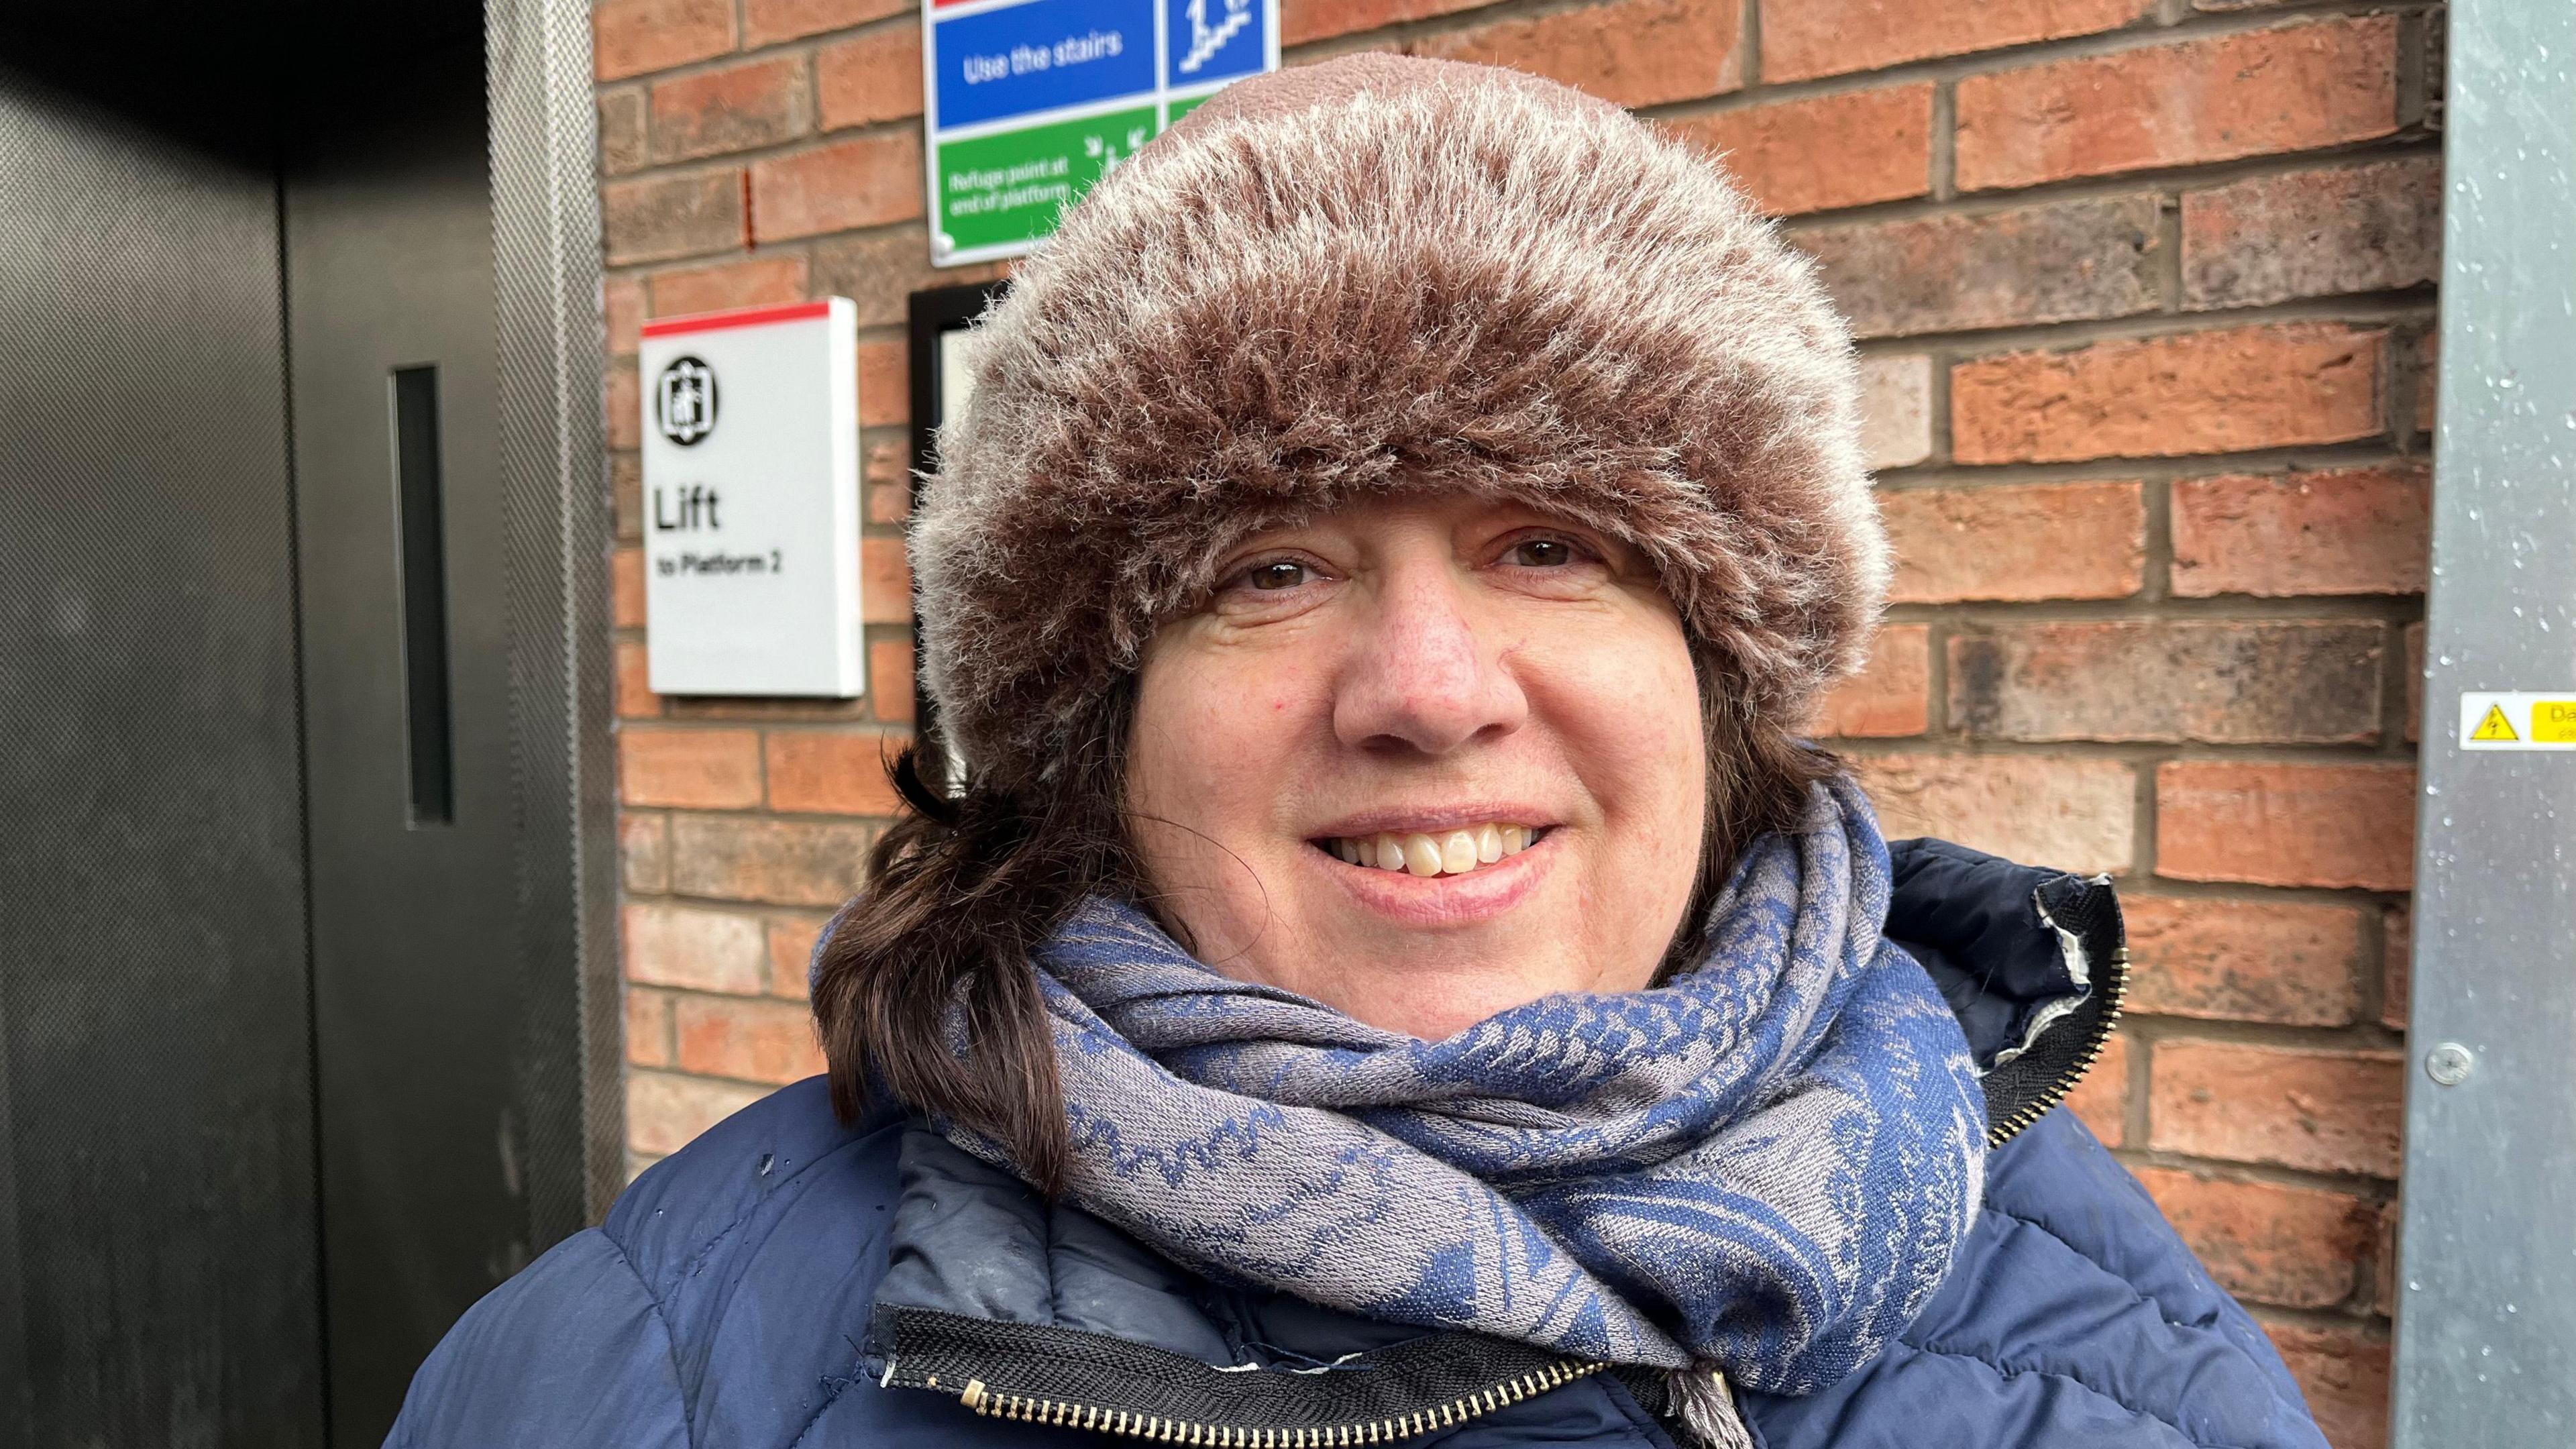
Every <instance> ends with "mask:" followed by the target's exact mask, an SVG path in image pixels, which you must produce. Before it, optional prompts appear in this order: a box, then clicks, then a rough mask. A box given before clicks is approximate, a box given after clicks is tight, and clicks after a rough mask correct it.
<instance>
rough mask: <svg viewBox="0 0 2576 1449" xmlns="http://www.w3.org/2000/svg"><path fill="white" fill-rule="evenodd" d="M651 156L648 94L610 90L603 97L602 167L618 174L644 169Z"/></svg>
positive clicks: (600, 124) (601, 115) (601, 127)
mask: <svg viewBox="0 0 2576 1449" xmlns="http://www.w3.org/2000/svg"><path fill="white" fill-rule="evenodd" d="M650 159H652V158H651V152H650V149H649V148H648V147H647V146H646V145H645V141H644V93H643V92H642V91H639V90H621V91H608V92H605V93H603V94H602V95H601V96H600V98H599V170H600V174H602V175H604V176H616V175H619V174H621V173H624V172H628V171H637V170H641V169H643V166H644V163H645V162H646V161H648V160H650Z"/></svg>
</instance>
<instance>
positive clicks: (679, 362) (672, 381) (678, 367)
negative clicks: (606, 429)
mask: <svg viewBox="0 0 2576 1449" xmlns="http://www.w3.org/2000/svg"><path fill="white" fill-rule="evenodd" d="M653 421H654V424H655V425H656V426H658V427H659V428H661V430H662V436H663V437H666V438H668V439H670V440H671V441H672V442H674V443H677V444H679V445H680V446H681V447H683V448H691V447H695V446H697V445H698V443H700V442H701V441H703V440H704V439H705V438H706V436H707V434H709V433H712V432H714V431H715V430H716V371H715V369H714V368H712V367H709V366H707V365H706V363H705V362H703V361H701V360H700V359H698V358H695V357H677V358H673V359H672V360H671V365H670V366H668V367H666V368H663V369H662V380H661V382H660V383H658V384H657V385H656V386H655V387H654V389H653Z"/></svg>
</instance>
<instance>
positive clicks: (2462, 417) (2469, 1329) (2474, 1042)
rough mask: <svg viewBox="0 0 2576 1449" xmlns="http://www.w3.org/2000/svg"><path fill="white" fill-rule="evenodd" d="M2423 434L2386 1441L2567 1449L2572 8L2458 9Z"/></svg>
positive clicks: (2574, 454) (2574, 611) (2571, 1116)
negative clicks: (2536, 745) (2518, 742)
mask: <svg viewBox="0 0 2576 1449" xmlns="http://www.w3.org/2000/svg"><path fill="white" fill-rule="evenodd" d="M2450 13H2451V19H2450V28H2451V41H2450V66H2449V77H2448V82H2447V87H2446V89H2447V92H2448V95H2449V107H2450V115H2449V122H2448V129H2449V141H2448V146H2449V151H2448V156H2447V158H2446V160H2447V173H2446V174H2447V181H2446V185H2447V187H2448V193H2447V196H2446V198H2445V205H2444V208H2443V268H2442V341H2441V366H2442V377H2441V394H2440V399H2439V416H2440V436H2439V438H2438V440H2437V443H2436V449H2435V463H2436V469H2435V486H2434V494H2433V509H2434V517H2433V585H2432V600H2431V606H2430V617H2429V622H2428V623H2427V626H2426V630H2425V664H2426V669H2425V680H2424V773H2423V795H2422V799H2421V801H2420V810H2421V817H2420V824H2419V826H2418V828H2417V838H2416V904H2415V909H2416V923H2415V960H2414V989H2413V1008H2412V1017H2411V1020H2410V1027H2409V1042H2408V1044H2409V1047H2410V1064H2411V1068H2412V1070H2410V1071H2409V1073H2408V1077H2407V1103H2406V1177H2405V1227H2404V1232H2403V1239H2402V1243H2401V1247H2400V1253H2399V1261H2398V1275H2399V1276H2398V1294H2397V1368H2396V1408H2395V1420H2394V1426H2393V1427H2394V1430H2395V1437H2394V1442H2395V1443H2396V1444H2397V1445H2398V1446H2399V1449H2436V1446H2441V1449H2448V1446H2452V1445H2463V1444H2474V1445H2481V1446H2494V1449H2505V1446H2523V1445H2533V1446H2538V1445H2565V1444H2571V1443H2576V884H2571V874H2570V873H2571V870H2576V848H2571V846H2576V753H2556V754H2546V753H2519V752H2506V751H2493V752H2490V751H2485V750H2481V751H2478V752H2475V753H2463V752H2462V750H2461V748H2460V728H2461V726H2460V692H2461V691H2462V690H2484V689H2515V690H2550V691H2558V690H2564V691H2567V696H2568V697H2569V698H2576V5H2571V4H2569V3H2567V0H2459V3H2455V4H2454V5H2453V6H2452V7H2451V12H2450Z"/></svg>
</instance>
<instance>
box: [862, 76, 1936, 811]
mask: <svg viewBox="0 0 2576 1449" xmlns="http://www.w3.org/2000/svg"><path fill="white" fill-rule="evenodd" d="M968 365H969V367H970V369H971V373H972V377H973V389H974V390H973V393H972V395H971V397H970V399H969V401H968V403H967V405H966V407H965V409H964V413H963V416H962V417H960V418H958V419H956V420H955V421H953V422H952V423H951V424H950V425H949V427H948V428H947V429H946V430H945V431H944V432H943V433H942V435H941V437H940V459H941V465H940V471H939V474H938V476H937V477H936V478H935V479H933V480H932V481H931V485H930V487H929V488H928V490H927V497H926V498H925V500H924V502H923V505H922V508H921V511H920V513H919V514H918V516H917V517H916V519H915V522H914V528H913V539H912V558H913V565H914V568H915V569H916V570H917V571H918V575H919V579H920V599H919V608H920V615H921V619H920V622H921V629H922V633H923V636H924V650H923V653H924V656H925V665H926V669H927V683H928V686H929V689H930V693H931V695H932V697H933V699H934V700H936V702H937V704H938V706H939V709H940V712H941V715H942V717H943V719H944V722H945V726H946V729H947V732H948V737H949V739H950V740H951V741H952V742H954V743H955V744H956V746H957V747H959V748H960V749H961V750H962V751H963V753H964V754H965V756H966V757H967V759H968V760H969V761H970V762H972V764H973V765H974V767H975V769H976V772H977V774H978V775H979V776H980V777H981V778H982V779H983V780H984V782H985V783H986V784H987V785H989V786H990V787H992V788H995V789H998V790H1001V791H1004V792H1011V793H1015V792H1018V791H1022V790H1025V789H1027V788H1029V787H1031V786H1033V785H1036V784H1038V783H1039V782H1041V781H1042V780H1044V779H1045V777H1046V775H1047V773H1048V770H1049V765H1050V762H1051V761H1055V760H1058V759H1061V758H1063V757H1064V756H1065V754H1066V751H1067V747H1068V744H1069V743H1070V742H1071V741H1072V740H1075V739H1077V738H1079V737H1080V736H1079V733H1078V732H1079V731H1082V730H1084V729H1086V728H1095V727H1096V717H1095V716H1094V715H1093V713H1092V711H1093V709H1094V707H1095V705H1096V704H1097V702H1098V701H1099V700H1100V699H1101V698H1102V697H1103V694H1104V690H1105V687H1106V686H1108V685H1110V684H1112V683H1114V682H1115V681H1116V680H1117V679H1118V678H1119V677H1120V676H1121V675H1123V674H1125V673H1128V672H1130V671H1132V670H1133V669H1135V668H1136V666H1137V664H1138V662H1139V658H1140V655H1141V651H1142V650H1143V647H1144V645H1145V643H1146V641H1147V640H1148V639H1150V638H1151V637H1152V635H1153V632H1154V630H1155V628H1156V627H1157V626H1158V625H1159V624H1161V623H1162V622H1163V621H1164V620H1166V619H1168V618H1171V617H1173V616H1175V615H1177V614H1179V613H1182V612H1184V611H1186V610H1188V609H1190V608H1191V607H1193V606H1194V605H1195V604H1196V603H1197V602H1198V601H1199V600H1201V599H1202V598H1204V596H1205V595H1206V593H1207V591H1208V590H1209V589H1210V587H1211V586H1212V584H1213V582H1214V581H1213V580H1212V579H1211V577H1210V575H1211V573H1212V571H1213V569H1214V567H1215V565H1216V563H1217V562H1218V557H1217V556H1218V555H1220V554H1222V553H1224V552H1226V551H1228V550H1229V549H1230V548H1231V547H1232V546H1233V545H1234V544H1235V543H1237V542H1239V541H1240V540H1242V539H1243V538H1244V537H1246V536H1248V535H1250V534H1252V533H1254V532H1257V531H1260V530H1263V529H1267V528H1273V527H1277V526H1280V525H1281V524H1282V523H1284V522H1287V521H1290V520H1294V519H1297V518H1299V517H1302V516H1308V515H1311V514H1314V513H1316V512H1320V511H1323V510H1329V509H1331V508H1332V507H1334V506H1335V505H1336V504H1338V503H1340V502H1342V501H1344V500H1347V499H1351V498H1354V497H1358V496H1363V495H1368V494H1373V493H1383V492H1389V491H1394V490H1399V489H1462V490H1468V491H1471V492H1474V493H1478V494H1484V495H1489V496H1493V497H1497V498H1509V499H1513V500H1517V501H1519V502H1522V503H1525V504H1527V505H1529V506H1531V507H1534V508H1537V509H1541V510H1544V511H1547V512H1551V513H1555V514H1558V515H1560V516H1563V517H1566V518H1569V519H1571V520H1574V521H1578V522H1580V523H1582V524H1585V525H1588V526H1590V527H1594V528H1598V529H1601V530H1603V531H1605V532H1607V533H1609V534H1611V535H1613V536H1616V537H1618V538H1621V539H1624V540H1626V541H1627V542H1628V543H1630V544H1632V545H1634V546H1635V547H1636V548H1638V549H1639V550H1640V551H1641V552H1642V553H1643V554H1644V555H1645V556H1646V557H1648V558H1649V559H1651V560H1652V561H1653V562H1654V564H1655V566H1656V567H1657V568H1658V570H1659V571H1660V573H1661V576H1662V579H1663V583H1664V586H1665V588H1666V590H1667V591H1668V592H1669V593H1670V594H1671V596H1672V599H1673V601H1674V603H1675V604H1676V605H1677V606H1678V607H1679V609H1680V612H1681V616H1682V619H1683V621H1684V623H1685V625H1686V626H1687V628H1688V631H1689V633H1690V636H1691V638H1692V640H1693V643H1694V646H1695V648H1696V649H1697V650H1698V652H1699V658H1700V667H1701V669H1702V670H1703V672H1704V674H1706V675H1708V676H1709V678H1710V679H1711V680H1712V682H1713V687H1715V688H1717V689H1718V690H1719V691H1720V692H1721V694H1722V696H1724V697H1731V698H1736V699H1739V700H1741V701H1742V702H1743V703H1745V704H1747V705H1749V706H1750V707H1751V708H1752V710H1753V711H1755V712H1756V713H1757V714H1759V713H1763V712H1770V715H1771V717H1772V718H1774V719H1778V720H1782V721H1786V722H1791V723H1792V724H1794V722H1795V721H1798V720H1802V719H1803V718H1804V717H1805V715H1806V713H1807V711H1808V710H1809V709H1810V707H1811V706H1812V704H1813V703H1814V700H1815V697H1816V695H1817V694H1818V692H1819V691H1820V690H1822V689H1823V688H1824V687H1825V686H1826V685H1828V684H1830V683H1831V682H1832V681H1833V680H1834V679H1835V678H1836V677H1837V676H1839V675H1841V674H1843V673H1845V672H1846V671H1848V670H1849V669H1850V668H1851V667H1852V666H1853V665H1854V664H1856V663H1857V656H1858V652H1859V650H1860V648H1861V646H1862V642H1863V639H1864V636H1865V635H1866V634H1867V633H1868V631H1869V628H1870V626H1871V624H1872V623H1873V622H1874V621H1875V618H1876V615H1877V612H1878V609H1879V605H1880V601H1881V597H1882V595H1883V594H1884V592H1885V588H1886V581H1887V545H1886V540H1885V536H1884V534H1883V532H1882V531H1881V528H1880V525H1879V521H1878V511H1877V507H1876V504H1875V503H1874V502H1873V501H1872V499H1871V497H1870V492H1869V478H1868V474H1867V472H1866V470H1865V469H1864V468H1863V466H1862V463H1861V455H1860V446H1859V422H1858V412H1857V405H1856V393H1857V384H1856V381H1855V376H1854V370H1853V365H1852V356H1851V345H1850V341H1849V338H1848V336H1847V334H1846V332H1845V329H1844V327H1843V324H1842V321H1841V319H1840V318H1839V317H1838V316H1837V315H1836V314H1835V312H1834V310H1833V308H1832V306H1831V305H1830V304H1829V303H1828V302H1827V300H1826V298H1825V295H1824V293H1823V291H1822V289H1820V288H1819V287H1818V286H1817V284H1816V282H1815V280H1814V278H1813V276H1812V275H1811V273H1810V269H1809V267H1808V266H1807V264H1806V263H1805V262H1804V261H1803V260H1802V259H1800V258H1799V257H1797V256H1796V255H1794V254H1793V253H1791V252H1790V251H1789V250H1787V249H1786V248H1785V247H1783V246H1782V245H1781V244H1780V242H1779V241H1778V240H1777V239H1776V238H1775V237H1774V236H1773V235H1772V233H1771V230H1770V228H1769V227H1768V226H1767V225H1766V224H1765V223H1764V222H1763V221H1761V220H1760V219H1759V218H1758V217H1757V216H1756V215H1755V214H1754V212H1753V210H1752V209H1751V207H1750V206H1749V205H1748V204H1747V203H1746V201H1745V200H1744V198H1743V196H1742V195H1741V194H1740V193H1739V192H1737V190H1736V189H1735V188H1734V187H1733V186H1732V185H1730V184H1729V183H1728V181H1727V180H1726V179H1725V177H1724V175H1723V174H1722V173H1721V171H1720V170H1719V168H1718V167H1717V166H1716V165H1715V164H1713V163H1712V162H1711V161H1710V160H1709V159H1708V158H1707V157H1706V156H1705V155H1703V154H1700V153H1696V152H1694V151H1692V150H1690V149H1688V148H1686V147H1684V146H1682V145H1680V144H1678V143H1676V142H1674V141H1672V140H1670V139H1668V138H1666V137H1664V136H1662V135H1660V134H1659V133H1657V132H1656V131H1654V130H1652V129H1651V128H1649V127H1648V126H1647V125H1645V124H1644V123H1641V122H1639V121H1638V120H1636V119H1635V118H1633V117H1631V116H1629V115H1628V114H1627V113H1626V112H1625V111H1623V110H1621V109H1620V108H1619V107H1617V106H1614V105H1611V104H1609V103H1607V102H1603V101H1599V100H1595V99H1593V98H1591V97H1588V96H1585V95H1582V94H1580V93H1578V92H1575V91H1572V90H1568V89H1566V88H1565V87H1563V86H1559V85H1555V84H1553V83H1550V82H1547V81H1542V80H1538V79H1535V78H1533V77H1530V76H1526V75H1521V74H1518V73H1515V72H1512V71H1506V70H1497V69H1492V68H1489V67H1484V66H1473V65H1462V64H1457V63H1454V62H1446V61H1431V60H1416V59H1402V58H1397V57H1392V56H1382V55H1359V56H1350V57H1346V58H1343V59H1339V60H1335V61H1330V62H1327V63H1325V64H1322V65H1316V66H1311V67H1305V68H1301V69H1296V70H1290V71H1284V72H1281V73H1278V74H1275V75H1269V76H1262V77H1256V78H1253V79H1249V80H1245V81H1241V82H1238V83H1237V84H1235V85H1234V86H1232V87H1231V88H1229V89H1227V90H1225V91H1224V92H1222V93H1220V94H1219V95H1218V96H1216V97H1215V98H1214V99H1212V100H1210V101H1208V102H1207V103H1205V104H1204V105H1202V106H1200V107H1199V108H1198V109H1197V110H1196V111H1194V112H1192V113H1191V114H1190V115H1189V116H1188V117H1187V119H1185V120H1184V121H1183V122H1182V123H1181V124H1180V125H1178V126H1176V127H1174V128H1173V129H1172V131H1171V132H1170V133H1168V134H1167V135H1165V136H1163V137H1162V138H1161V139H1159V140H1157V141H1155V142H1154V143H1153V144H1152V145H1150V146H1147V147H1146V148H1145V149H1144V150H1143V151H1141V152H1140V153H1138V155H1137V156H1136V157H1135V159H1133V160H1132V161H1130V162H1128V163H1127V164H1126V165H1124V166H1121V167H1119V168H1118V169H1117V170H1116V171H1114V172H1112V173H1111V174H1110V175H1109V176H1107V177H1105V178H1104V179H1103V180H1102V181H1101V182H1100V183H1099V185H1098V186H1096V187H1095V188H1094V189H1093V190H1092V191H1091V193H1090V195H1089V196H1088V197H1086V198H1085V199H1084V200H1083V201H1082V202H1081V203H1080V204H1079V205H1077V206H1075V207H1074V208H1073V209H1072V210H1071V211H1070V212H1069V213H1068V214H1067V215H1066V217H1065V219H1064V224H1063V226H1062V228H1061V229H1060V230H1059V231H1058V232H1057V234H1056V236H1055V239H1054V241H1053V242H1052V243H1051V244H1050V245H1049V246H1048V247H1047V248H1046V249H1045V250H1044V251H1043V252H1042V253H1041V254H1040V255H1039V256H1037V257H1036V258H1034V259H1032V260H1031V261H1029V262H1028V263H1026V264H1025V265H1024V266H1022V267H1021V268H1020V269H1019V271H1018V273H1017V274H1016V276H1015V277H1014V279H1013V281H1012V284H1011V288H1010V291H1009V294H1008V295H1007V296H1006V297H1005V298H1004V299H1003V300H1002V301H1001V302H1000V303H999V304H998V305H996V306H995V308H994V309H993V310H992V311H991V312H990V313H989V314H988V315H987V316H986V317H985V318H984V319H983V320H982V321H981V322H980V323H979V324H978V325H977V327H976V328H975V331H974V333H973V335H972V337H971V339H970V341H969V351H968Z"/></svg>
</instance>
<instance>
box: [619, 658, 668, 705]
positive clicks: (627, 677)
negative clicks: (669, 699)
mask: <svg viewBox="0 0 2576 1449" xmlns="http://www.w3.org/2000/svg"><path fill="white" fill-rule="evenodd" d="M661 712H662V696H660V695H658V694H655V693H654V692H653V685H652V665H651V661H650V659H649V658H648V657H647V656H646V654H645V652H644V646H643V644H642V643H640V642H638V641H636V640H633V639H620V640H618V641H617V717H618V718H619V719H651V718H654V717H655V716H657V715H659V714H661Z"/></svg>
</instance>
